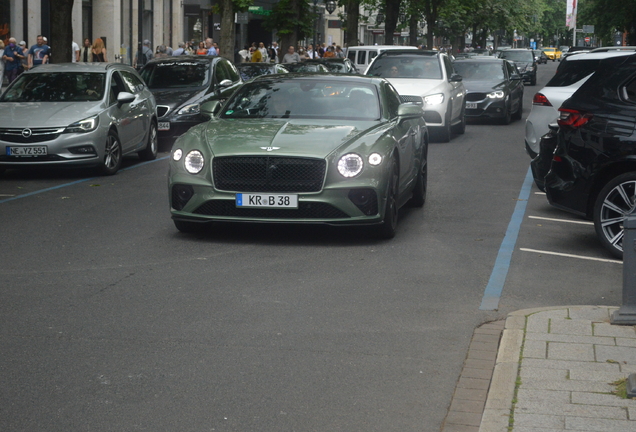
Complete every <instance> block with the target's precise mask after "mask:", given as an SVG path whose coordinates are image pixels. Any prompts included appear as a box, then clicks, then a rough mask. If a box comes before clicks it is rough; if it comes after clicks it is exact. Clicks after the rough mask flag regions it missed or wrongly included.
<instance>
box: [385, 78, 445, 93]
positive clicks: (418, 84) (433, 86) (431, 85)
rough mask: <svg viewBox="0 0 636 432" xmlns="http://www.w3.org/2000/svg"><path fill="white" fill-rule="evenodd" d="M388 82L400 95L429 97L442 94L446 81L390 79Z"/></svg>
mask: <svg viewBox="0 0 636 432" xmlns="http://www.w3.org/2000/svg"><path fill="white" fill-rule="evenodd" d="M388 81H389V82H390V83H391V84H393V87H395V89H396V90H397V92H398V93H399V94H400V95H414V96H415V95H430V94H435V93H443V92H444V84H446V81H444V80H441V79H435V80H432V79H409V78H390V79H388Z"/></svg>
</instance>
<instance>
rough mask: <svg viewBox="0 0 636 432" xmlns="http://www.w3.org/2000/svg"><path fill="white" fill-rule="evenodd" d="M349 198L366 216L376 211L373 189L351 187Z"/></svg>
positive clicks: (376, 204) (376, 205)
mask: <svg viewBox="0 0 636 432" xmlns="http://www.w3.org/2000/svg"><path fill="white" fill-rule="evenodd" d="M349 199H350V200H351V202H352V203H354V204H355V206H356V207H358V208H359V209H360V211H361V212H362V213H364V214H365V215H367V216H371V215H375V214H377V213H378V197H377V195H376V193H375V190H373V189H352V190H350V191H349Z"/></svg>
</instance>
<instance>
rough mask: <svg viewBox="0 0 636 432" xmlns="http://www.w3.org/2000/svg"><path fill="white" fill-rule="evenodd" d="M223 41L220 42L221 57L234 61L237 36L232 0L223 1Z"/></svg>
mask: <svg viewBox="0 0 636 432" xmlns="http://www.w3.org/2000/svg"><path fill="white" fill-rule="evenodd" d="M220 6H221V40H220V41H219V49H220V51H221V56H222V57H225V58H226V59H228V60H230V61H231V62H233V61H234V52H235V51H236V47H235V46H234V45H235V43H234V40H235V36H236V32H235V25H234V3H233V2H232V0H221V5H220Z"/></svg>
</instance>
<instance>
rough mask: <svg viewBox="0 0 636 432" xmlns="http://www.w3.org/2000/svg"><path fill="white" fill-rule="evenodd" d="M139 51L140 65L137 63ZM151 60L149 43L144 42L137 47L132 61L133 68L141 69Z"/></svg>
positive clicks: (147, 41)
mask: <svg viewBox="0 0 636 432" xmlns="http://www.w3.org/2000/svg"><path fill="white" fill-rule="evenodd" d="M140 50H141V63H139V52H140ZM152 59H153V54H152V50H151V49H150V41H149V40H148V39H145V40H144V44H143V45H141V46H140V47H139V50H137V53H136V54H135V59H134V60H133V67H135V68H142V67H144V65H145V64H146V63H148V62H149V61H150V60H152Z"/></svg>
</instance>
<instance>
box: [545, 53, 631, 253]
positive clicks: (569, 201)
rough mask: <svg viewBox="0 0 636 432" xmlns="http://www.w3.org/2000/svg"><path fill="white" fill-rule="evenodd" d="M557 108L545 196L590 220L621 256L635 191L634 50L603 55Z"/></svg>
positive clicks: (553, 202) (565, 208) (603, 241)
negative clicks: (558, 114) (592, 71)
mask: <svg viewBox="0 0 636 432" xmlns="http://www.w3.org/2000/svg"><path fill="white" fill-rule="evenodd" d="M573 58H576V56H575V57H573ZM559 113H560V116H559V120H558V123H559V132H558V135H557V146H556V150H555V152H554V156H553V159H552V164H551V167H550V171H549V172H548V174H547V175H546V177H545V190H546V194H547V197H548V200H549V202H550V204H552V205H553V206H555V207H558V208H560V209H563V210H567V211H570V212H572V213H575V214H578V215H581V216H584V217H586V218H589V219H592V220H593V221H594V227H595V228H596V233H597V234H598V236H599V238H600V240H601V243H602V244H603V246H605V248H607V250H608V251H610V253H611V254H613V255H614V256H616V257H620V256H622V251H623V243H622V241H623V221H624V219H625V217H626V216H627V215H628V214H630V213H631V212H632V211H633V209H634V205H635V198H634V197H635V196H636V54H632V55H629V56H619V57H611V58H607V59H604V60H602V61H601V64H600V65H599V67H598V69H597V71H596V72H595V73H594V74H593V75H592V76H591V77H590V78H589V79H588V80H587V81H586V82H585V83H584V84H583V85H582V86H581V87H580V88H579V89H578V90H577V91H576V92H575V93H574V94H573V95H572V97H571V98H569V99H568V100H566V101H565V102H564V103H563V105H562V106H561V108H559ZM630 246H631V245H630Z"/></svg>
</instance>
